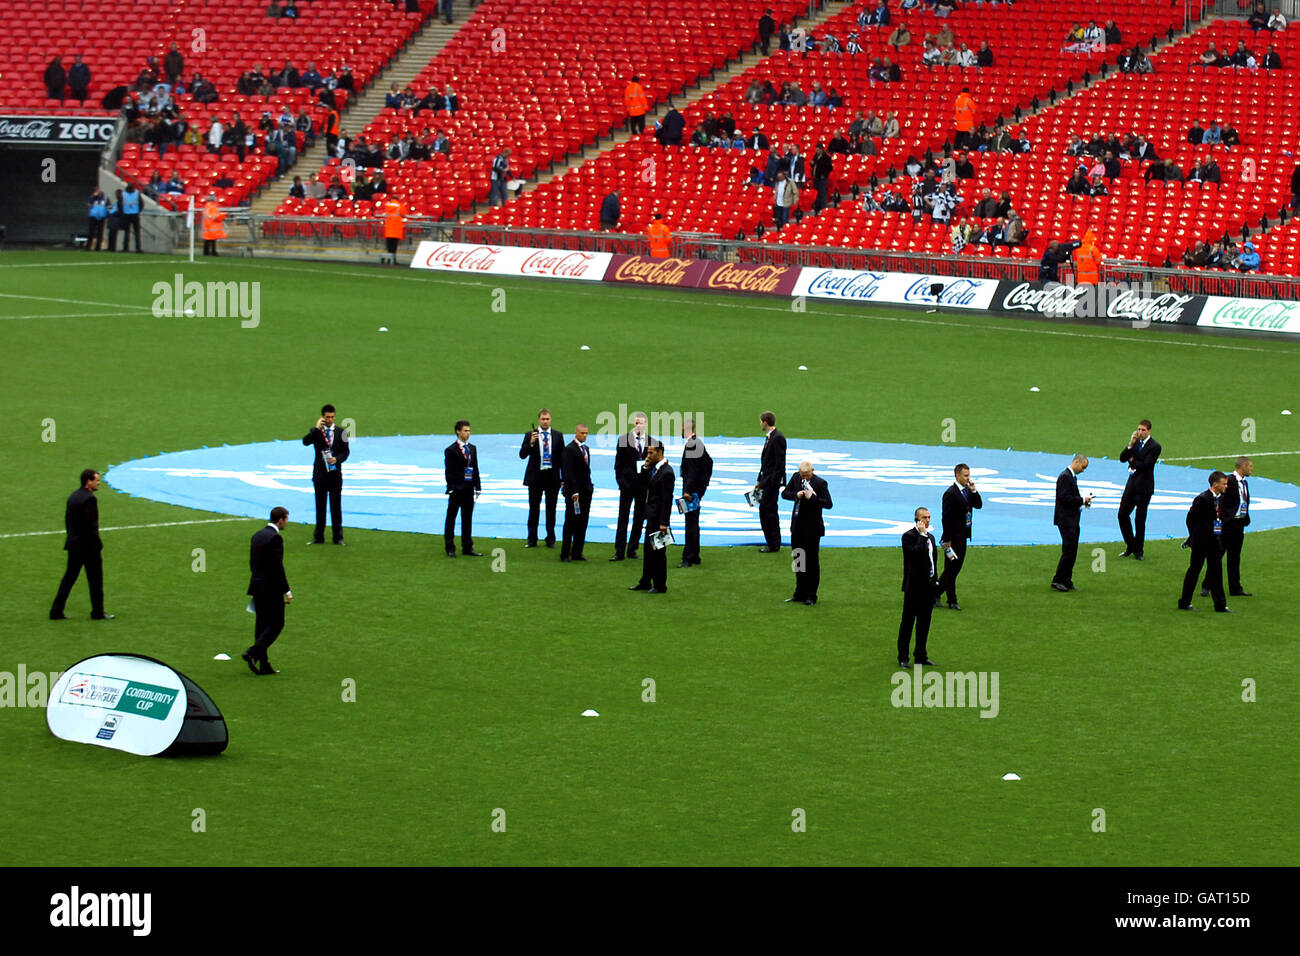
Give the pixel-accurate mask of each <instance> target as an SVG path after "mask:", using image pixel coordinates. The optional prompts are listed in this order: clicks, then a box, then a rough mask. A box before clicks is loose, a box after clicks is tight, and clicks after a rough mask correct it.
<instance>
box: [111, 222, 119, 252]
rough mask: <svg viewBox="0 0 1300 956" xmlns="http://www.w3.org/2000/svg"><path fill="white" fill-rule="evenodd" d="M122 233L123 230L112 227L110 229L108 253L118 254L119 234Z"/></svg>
mask: <svg viewBox="0 0 1300 956" xmlns="http://www.w3.org/2000/svg"><path fill="white" fill-rule="evenodd" d="M121 231H122V230H121V228H117V229H114V228H113V227H112V226H109V227H108V251H109V252H117V234H118V233H119V232H121Z"/></svg>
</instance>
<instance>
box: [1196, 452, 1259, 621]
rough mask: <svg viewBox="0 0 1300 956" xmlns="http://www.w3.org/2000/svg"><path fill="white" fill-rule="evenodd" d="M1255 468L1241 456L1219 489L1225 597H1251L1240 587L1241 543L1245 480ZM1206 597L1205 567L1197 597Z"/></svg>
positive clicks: (1246, 498)
mask: <svg viewBox="0 0 1300 956" xmlns="http://www.w3.org/2000/svg"><path fill="white" fill-rule="evenodd" d="M1254 470H1255V463H1254V462H1253V461H1251V459H1249V458H1247V457H1246V456H1245V455H1242V456H1241V457H1240V458H1238V459H1237V464H1236V468H1235V470H1234V471H1233V472H1232V474H1230V475H1228V487H1227V488H1226V489H1225V490H1224V492H1223V534H1221V535H1220V536H1219V537H1220V538H1221V539H1222V540H1223V552H1224V554H1226V555H1227V562H1226V563H1227V565H1228V597H1251V596H1252V595H1251V593H1250V592H1249V591H1247V590H1246V589H1245V588H1243V587H1242V586H1241V546H1242V544H1244V543H1245V539H1246V525H1248V524H1250V482H1248V481H1247V480H1246V479H1247V478H1249V477H1250V476H1251V473H1252V472H1254ZM1209 596H1210V574H1209V571H1208V570H1207V571H1206V573H1205V580H1204V581H1202V582H1201V597H1209Z"/></svg>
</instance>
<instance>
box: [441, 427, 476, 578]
mask: <svg viewBox="0 0 1300 956" xmlns="http://www.w3.org/2000/svg"><path fill="white" fill-rule="evenodd" d="M469 433H470V428H469V422H467V421H465V419H463V418H462V419H461V420H460V421H458V422H457V423H456V440H455V441H454V442H452V443H451V444H450V445H448V446H447V447H446V449H445V450H444V451H443V453H442V460H443V466H444V468H445V469H446V478H447V521H446V523H445V524H444V525H443V526H442V543H443V547H445V548H446V549H447V557H449V558H454V557H456V512H457V511H459V512H460V553H461V554H464V555H467V556H469V557H471V558H481V557H483V555H482V554H481V553H480V552H478V551H475V550H474V502H475V501H476V500H477V499H478V496H479V492H480V491H482V490H483V484H482V482H481V481H480V480H479V474H478V449H477V448H475V447H474V446H473V445H472V444H470V440H469Z"/></svg>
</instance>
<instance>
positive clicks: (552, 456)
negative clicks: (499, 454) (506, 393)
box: [519, 408, 564, 548]
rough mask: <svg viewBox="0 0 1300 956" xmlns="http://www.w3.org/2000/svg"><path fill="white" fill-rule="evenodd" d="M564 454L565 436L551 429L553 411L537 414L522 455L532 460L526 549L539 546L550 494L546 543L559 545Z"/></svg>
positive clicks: (521, 448)
mask: <svg viewBox="0 0 1300 956" xmlns="http://www.w3.org/2000/svg"><path fill="white" fill-rule="evenodd" d="M563 454H564V435H563V434H561V433H560V432H558V431H555V430H554V429H553V428H551V410H550V409H549V408H543V409H542V410H541V411H539V412H538V413H537V426H536V427H535V428H533V430H532V431H530V432H527V433H525V434H524V440H523V444H521V445H520V446H519V457H520V458H526V459H528V467H527V468H525V469H524V484H525V485H527V486H528V540H527V541H526V542H525V543H524V547H526V548H535V547H537V521H538V517H539V513H540V511H541V506H542V496H543V495H545V496H546V546H547V547H548V548H553V547H555V502H556V501H557V499H558V498H559V496H560V483H561V471H562V470H563V464H562V463H561V461H560V458H561V456H562V455H563Z"/></svg>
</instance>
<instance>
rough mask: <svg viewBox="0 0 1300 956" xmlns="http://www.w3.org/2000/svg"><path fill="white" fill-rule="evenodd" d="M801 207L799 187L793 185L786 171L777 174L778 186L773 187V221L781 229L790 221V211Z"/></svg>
mask: <svg viewBox="0 0 1300 956" xmlns="http://www.w3.org/2000/svg"><path fill="white" fill-rule="evenodd" d="M798 205H799V187H797V186H796V185H795V184H794V183H792V182H791V181H790V179H789V177H788V176H786V174H785V171H784V170H782V171H781V172H779V173H777V174H776V184H775V185H774V186H773V187H772V221H773V222H774V223H775V228H777V229H780V228H781V227H782V226H784V225H785V224H786V223H787V222H789V221H790V210H791V209H795V208H797V207H798Z"/></svg>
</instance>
